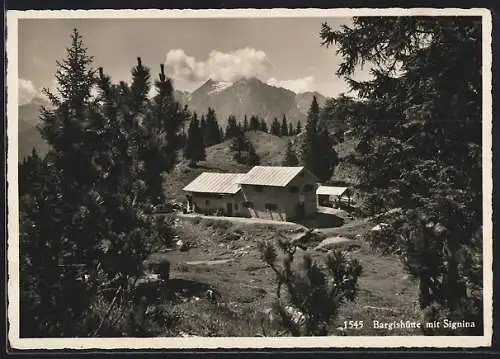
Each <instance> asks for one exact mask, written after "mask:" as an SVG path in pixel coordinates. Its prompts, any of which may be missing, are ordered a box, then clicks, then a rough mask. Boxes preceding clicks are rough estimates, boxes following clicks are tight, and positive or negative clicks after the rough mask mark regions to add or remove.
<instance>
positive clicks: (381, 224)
mask: <svg viewBox="0 0 500 359" xmlns="http://www.w3.org/2000/svg"><path fill="white" fill-rule="evenodd" d="M387 227H389V225H388V224H387V223H379V224H377V225H376V226H375V227H373V228H372V231H381V230H383V229H386V228H387Z"/></svg>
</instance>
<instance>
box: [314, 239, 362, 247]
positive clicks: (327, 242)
mask: <svg viewBox="0 0 500 359" xmlns="http://www.w3.org/2000/svg"><path fill="white" fill-rule="evenodd" d="M346 245H347V246H349V245H351V246H352V245H359V242H358V241H356V240H354V239H349V238H345V237H329V238H326V239H324V240H323V241H322V242H321V243H320V244H318V245H317V246H316V247H314V249H315V250H328V249H335V248H338V247H345V246H346Z"/></svg>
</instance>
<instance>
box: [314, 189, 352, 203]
mask: <svg viewBox="0 0 500 359" xmlns="http://www.w3.org/2000/svg"><path fill="white" fill-rule="evenodd" d="M316 196H317V201H318V206H323V207H332V206H333V205H334V204H335V203H337V204H340V203H341V202H342V200H343V199H344V198H347V205H350V204H351V196H352V191H351V190H350V189H349V187H335V186H319V187H318V189H317V190H316Z"/></svg>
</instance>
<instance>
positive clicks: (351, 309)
mask: <svg viewBox="0 0 500 359" xmlns="http://www.w3.org/2000/svg"><path fill="white" fill-rule="evenodd" d="M370 226H371V225H366V224H361V223H360V225H358V226H357V228H358V230H359V231H358V233H360V234H362V233H363V231H366V230H367V228H369V227H370ZM355 227H356V226H355V224H354V223H352V224H351V226H350V228H351V229H353V228H355ZM177 230H178V233H179V236H180V238H182V239H183V240H184V241H186V242H189V243H191V244H192V245H193V246H194V248H192V249H190V250H189V251H187V252H180V251H173V252H169V253H163V254H162V253H159V254H157V255H155V258H154V259H155V260H158V259H161V258H162V257H163V258H166V259H169V260H170V261H171V262H172V272H171V283H172V285H173V286H174V287H175V288H176V291H177V293H182V292H183V291H186V290H187V291H188V293H189V295H187V294H186V295H182V294H180V296H179V299H178V300H177V301H176V302H175V303H173V304H172V310H173V311H174V312H176V313H179V314H180V321H179V323H178V325H177V327H176V330H179V331H181V332H183V333H188V334H191V335H201V336H207V335H210V336H260V335H263V330H262V327H261V321H260V320H261V318H262V312H263V310H265V309H267V308H270V307H271V304H272V303H273V301H274V300H275V297H276V294H275V285H276V283H275V277H274V274H273V272H272V271H271V270H270V269H269V268H267V267H266V265H265V264H264V263H263V262H262V261H261V260H260V257H259V253H258V249H257V243H258V242H259V241H261V240H277V238H278V237H279V234H278V233H281V234H284V235H287V234H288V233H287V231H286V229H283V227H277V226H273V225H256V224H252V225H249V224H231V223H229V222H226V221H220V220H206V219H201V220H199V221H196V220H195V221H192V220H191V221H188V220H184V221H182V222H180V225H179V226H178V227H177ZM235 232H237V233H240V234H242V236H241V238H239V239H229V238H228V236H227V234H228V233H235ZM339 232H341V231H340V229H339ZM339 234H341V233H339ZM346 234H347V233H346ZM288 235H289V234H288ZM316 243H317V242H316ZM314 244H315V243H311V248H310V249H308V252H309V253H311V255H312V256H313V258H314V259H316V260H318V261H319V262H320V263H321V262H323V260H324V258H325V256H326V254H325V253H323V252H318V251H314V250H312V246H314ZM351 256H352V257H355V258H358V259H359V260H360V262H361V263H362V265H363V274H362V276H361V277H360V280H359V287H360V291H359V297H358V299H357V300H356V301H355V302H348V303H346V304H344V305H343V306H342V307H341V310H340V313H339V317H338V320H337V321H336V322H335V323H332V325H331V330H330V332H331V333H333V334H335V333H336V329H335V328H336V327H339V326H342V325H343V321H344V320H358V321H359V320H363V321H364V323H365V327H364V328H363V329H360V330H348V331H346V334H347V335H411V334H420V333H419V332H416V331H414V330H393V331H391V332H388V331H387V330H380V329H379V330H376V329H373V328H371V327H372V320H379V321H392V320H400V319H404V320H418V319H419V318H420V312H419V310H418V309H417V308H418V307H417V305H416V303H415V300H416V298H417V285H416V283H415V282H413V281H412V280H410V279H408V278H407V277H406V276H405V274H404V272H403V268H402V265H401V263H400V261H399V260H398V259H397V258H394V257H381V256H379V255H377V254H375V253H373V251H372V250H371V249H370V248H369V247H368V246H367V245H366V243H364V242H362V241H360V248H359V249H357V250H355V251H353V252H351ZM219 259H228V260H230V261H229V262H227V263H223V264H222V263H219V264H208V263H205V264H189V262H192V261H210V260H219ZM297 259H300V254H298V258H297ZM298 262H300V260H299V261H298ZM207 288H211V289H213V290H214V291H216V292H217V293H219V295H220V297H219V300H218V303H217V304H216V303H212V302H211V301H210V300H208V299H207V298H206V295H205V292H206V289H207ZM264 328H266V334H267V335H275V332H274V331H272V330H271V329H270V327H269V324H268V323H267V322H265V324H264ZM337 333H338V332H337Z"/></svg>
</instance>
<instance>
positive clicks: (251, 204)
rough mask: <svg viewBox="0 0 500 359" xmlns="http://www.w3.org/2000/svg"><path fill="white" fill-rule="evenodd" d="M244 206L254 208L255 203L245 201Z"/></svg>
mask: <svg viewBox="0 0 500 359" xmlns="http://www.w3.org/2000/svg"><path fill="white" fill-rule="evenodd" d="M243 207H245V208H253V203H252V202H243Z"/></svg>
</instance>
